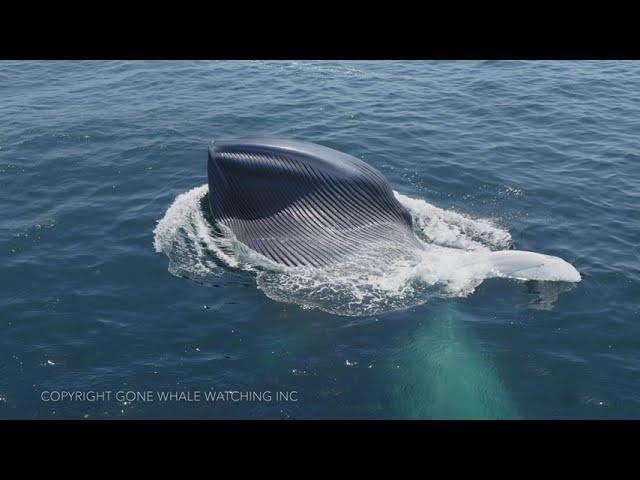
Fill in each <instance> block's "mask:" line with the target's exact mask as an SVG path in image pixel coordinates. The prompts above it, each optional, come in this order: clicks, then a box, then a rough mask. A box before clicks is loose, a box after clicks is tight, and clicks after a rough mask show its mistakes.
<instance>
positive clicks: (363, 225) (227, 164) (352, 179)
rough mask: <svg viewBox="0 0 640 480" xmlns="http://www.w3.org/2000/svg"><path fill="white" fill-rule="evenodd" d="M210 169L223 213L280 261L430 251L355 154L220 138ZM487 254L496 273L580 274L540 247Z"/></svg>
mask: <svg viewBox="0 0 640 480" xmlns="http://www.w3.org/2000/svg"><path fill="white" fill-rule="evenodd" d="M208 176H209V202H210V206H211V211H212V212H213V215H214V217H215V218H216V219H217V221H218V222H220V223H221V224H222V225H224V226H226V227H227V228H229V229H230V230H231V232H233V234H234V235H235V237H236V238H237V239H238V241H240V242H241V243H243V244H244V245H246V246H247V247H249V248H250V249H251V250H254V251H256V252H258V253H260V254H261V255H263V256H265V257H267V258H269V259H270V260H272V261H274V262H276V263H281V264H284V265H287V266H290V267H297V266H309V267H316V268H322V267H326V266H327V265H332V264H336V263H339V262H341V261H342V260H343V259H345V258H349V257H353V256H355V257H357V256H361V255H363V254H366V253H367V252H371V251H380V252H381V253H382V254H383V255H381V256H380V261H387V260H388V258H389V256H400V257H402V256H404V255H406V252H408V251H412V250H417V251H420V250H424V249H425V245H424V244H423V243H421V242H420V241H419V239H418V238H417V237H416V235H415V233H414V228H413V221H412V216H411V214H410V213H409V211H408V210H407V209H406V208H405V207H404V206H403V205H401V204H400V202H399V201H398V200H397V199H396V197H395V196H394V194H393V191H392V189H391V187H390V186H389V184H388V183H387V181H386V180H385V178H384V177H383V176H382V174H381V173H380V172H378V171H377V170H375V169H374V168H372V167H371V166H369V165H367V164H366V163H365V162H363V161H362V160H359V159H357V158H355V157H353V156H351V155H348V154H346V153H342V152H339V151H337V150H333V149H330V148H327V147H323V146H320V145H316V144H313V143H307V142H301V141H295V140H283V139H274V138H249V139H242V140H235V141H218V142H215V141H214V142H211V144H210V146H209V161H208ZM482 261H484V262H488V263H489V266H490V269H489V271H490V273H491V274H492V276H497V277H509V278H517V279H524V280H562V281H567V282H578V281H580V274H579V273H578V271H577V270H576V269H575V268H574V267H573V266H572V265H570V264H569V263H567V262H565V261H564V260H562V259H561V258H558V257H553V256H549V255H544V254H541V253H534V252H526V251H518V250H508V251H497V252H491V253H490V254H489V255H488V256H487V257H486V258H484V259H483V260H482ZM479 262H480V260H479V259H474V258H470V259H468V260H467V264H468V265H473V264H474V263H479Z"/></svg>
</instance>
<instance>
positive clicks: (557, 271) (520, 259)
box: [489, 250, 582, 283]
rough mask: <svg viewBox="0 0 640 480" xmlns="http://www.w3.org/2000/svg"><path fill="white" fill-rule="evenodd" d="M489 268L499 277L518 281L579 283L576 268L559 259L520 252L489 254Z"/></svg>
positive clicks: (509, 251)
mask: <svg viewBox="0 0 640 480" xmlns="http://www.w3.org/2000/svg"><path fill="white" fill-rule="evenodd" d="M489 260H490V262H491V267H492V269H493V271H494V273H495V274H496V276H499V277H507V278H516V279H519V280H541V281H545V280H546V281H556V282H573V283H576V282H579V281H580V280H581V279H582V277H581V275H580V272H578V270H576V268H575V267H574V266H573V265H571V264H570V263H568V262H566V261H565V260H563V259H561V258H560V257H554V256H551V255H544V254H542V253H535V252H526V251H522V250H502V251H498V252H491V253H490V254H489Z"/></svg>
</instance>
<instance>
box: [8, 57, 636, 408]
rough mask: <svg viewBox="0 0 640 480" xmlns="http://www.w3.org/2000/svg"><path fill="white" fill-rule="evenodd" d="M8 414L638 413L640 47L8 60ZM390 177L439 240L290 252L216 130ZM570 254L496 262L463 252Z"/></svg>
mask: <svg viewBox="0 0 640 480" xmlns="http://www.w3.org/2000/svg"><path fill="white" fill-rule="evenodd" d="M0 120H1V124H2V127H1V128H0V418H6V419H18V418H19V419H22V418H26V419H58V418H64V419H83V418H87V419H134V418H159V419H169V418H198V419H200V418H242V419H261V418H269V419H289V418H291V419H307V418H311V419H334V418H338V419H343V418H355V419H440V418H454V419H463V418H464V419H467V418H472V419H486V418H499V419H502V418H505V419H506V418H509V419H512V418H523V419H529V418H550V419H583V418H586V419H597V418H640V306H639V303H640V302H639V301H640V258H639V243H640V208H639V207H640V63H638V62H613V61H611V62H610V61H594V62H586V61H579V62H565V61H562V62H559V61H554V62H551V61H549V62H513V61H509V62H493V61H492V62H475V61H474V62H467V61H450V62H422V61H408V62H399V61H393V62H386V61H385V62H382V61H379V62H368V61H367V62H338V61H332V62H327V61H305V62H300V61H279V62H264V61H246V62H245V61H243V62H234V61H230V62H200V61H189V62H182V61H148V62H138V61H105V62H95V61H77V62H67V61H45V62H32V61H2V62H0ZM256 135H258V136H275V137H283V138H293V139H299V140H305V141H309V142H315V143H318V144H321V145H325V146H328V147H331V148H334V149H337V150H340V151H343V152H346V153H349V154H351V155H353V156H355V157H357V158H360V159H362V160H363V161H365V162H367V163H368V164H370V165H371V166H373V167H375V168H376V169H378V170H379V171H380V172H381V173H382V174H383V175H384V176H385V177H386V178H387V179H388V181H389V183H390V184H391V186H392V188H393V190H394V191H395V195H396V197H397V198H398V199H399V200H400V201H401V203H403V204H404V205H405V206H406V207H407V208H408V209H409V210H410V212H411V214H412V216H413V217H414V225H415V229H416V234H417V235H418V236H419V237H420V238H421V241H423V242H424V243H425V244H426V245H433V250H430V252H431V254H430V255H428V256H426V257H425V258H424V259H423V260H422V261H420V262H418V263H415V264H395V263H393V262H391V261H390V260H389V259H385V258H377V257H375V255H372V258H369V259H368V260H367V261H362V262H359V263H358V264H356V265H353V266H352V267H350V268H346V269H342V270H340V269H338V270H331V271H322V272H315V271H307V270H305V271H289V270H284V271H281V270H270V269H269V268H265V267H264V266H261V265H260V261H259V258H257V257H256V256H253V255H251V253H250V252H249V254H247V252H244V253H239V251H238V250H237V248H236V247H237V245H234V243H233V241H232V239H230V238H226V237H224V235H221V234H220V231H219V229H218V227H217V225H216V223H215V219H214V218H213V217H212V216H211V213H210V211H209V207H208V203H207V202H208V198H207V187H206V181H207V178H206V161H207V146H208V142H209V141H211V140H214V139H233V138H238V137H246V136H256ZM507 249H518V250H529V251H534V252H540V253H544V254H548V255H554V256H557V257H560V258H562V259H564V260H566V261H567V262H569V263H570V264H571V265H573V266H574V267H575V268H576V269H577V270H578V271H579V272H580V274H581V276H582V278H581V281H580V282H577V283H576V282H568V281H562V280H560V281H537V280H521V279H507V278H491V276H490V275H483V274H482V275H481V274H478V272H477V271H475V270H473V269H471V270H469V269H468V268H466V267H464V266H463V265H462V264H461V263H460V262H459V261H458V260H459V258H461V257H460V255H465V254H466V253H465V252H484V251H494V250H507Z"/></svg>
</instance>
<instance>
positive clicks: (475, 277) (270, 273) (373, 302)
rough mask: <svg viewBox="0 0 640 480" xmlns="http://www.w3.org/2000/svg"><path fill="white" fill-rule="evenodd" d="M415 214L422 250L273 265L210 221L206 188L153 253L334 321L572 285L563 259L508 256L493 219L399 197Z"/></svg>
mask: <svg viewBox="0 0 640 480" xmlns="http://www.w3.org/2000/svg"><path fill="white" fill-rule="evenodd" d="M394 193H395V195H396V198H397V199H398V200H399V201H400V203H402V204H403V205H404V206H405V208H407V210H409V212H410V213H411V215H412V217H413V221H414V231H415V234H416V236H417V237H418V238H419V239H420V242H421V247H422V248H415V249H410V250H408V251H406V252H403V253H401V254H399V253H398V251H397V250H396V249H394V248H392V247H393V245H390V244H389V243H388V242H379V243H376V244H374V245H371V247H370V248H369V249H368V250H366V251H363V252H360V253H358V254H357V255H353V256H352V257H349V258H346V259H345V260H344V261H342V262H340V263H337V264H334V265H329V266H326V267H323V268H313V267H286V266H283V265H279V264H276V263H274V262H272V261H271V260H269V259H267V258H266V257H264V256H262V255H260V254H258V253H257V252H254V251H252V250H250V249H248V248H247V247H245V246H244V245H243V244H241V243H240V242H238V241H237V240H236V239H235V237H234V236H233V234H232V233H231V232H230V231H228V229H225V228H224V227H221V226H218V225H215V224H214V222H212V221H211V219H210V215H209V213H208V208H209V207H208V205H207V198H206V195H207V185H206V184H205V185H202V186H200V187H196V188H194V189H192V190H189V191H188V192H186V193H183V194H180V195H178V196H177V197H176V199H175V201H174V202H173V204H172V205H171V206H170V207H169V209H168V210H167V211H166V213H165V215H164V217H163V218H162V219H161V220H159V221H158V224H157V226H156V228H155V230H154V247H155V249H156V251H157V252H162V253H164V254H166V255H167V257H169V271H170V272H171V273H172V274H174V275H180V276H185V277H189V278H195V279H204V278H208V277H216V276H219V275H222V274H223V273H224V271H225V268H230V269H239V270H245V271H247V272H249V273H250V274H252V275H254V276H255V279H256V284H257V286H258V288H259V289H261V290H262V291H263V292H264V293H265V294H266V295H267V296H268V297H270V298H272V299H274V300H278V301H282V302H288V303H296V304H298V305H300V306H301V307H303V308H318V309H321V310H324V311H326V312H330V313H334V314H338V315H370V314H376V313H381V312H385V311H389V310H397V309H403V308H408V307H410V306H415V305H419V304H422V303H425V302H427V301H428V300H429V299H431V298H436V297H464V296H467V295H469V294H471V293H473V291H474V290H475V288H476V287H477V286H478V285H479V284H480V283H482V281H483V280H485V279H486V278H490V277H508V278H517V279H522V280H554V281H556V280H557V281H568V282H576V281H579V280H580V275H579V273H578V272H577V271H576V270H575V268H573V267H572V266H571V265H570V264H568V263H567V262H565V261H564V260H562V259H560V258H557V257H551V256H548V255H542V254H536V253H533V252H521V251H516V250H506V249H508V248H509V247H510V246H511V245H512V240H511V235H510V234H509V232H507V231H506V230H504V229H502V228H500V227H498V226H496V225H494V224H493V223H492V222H491V221H490V220H486V219H472V218H469V217H467V216H465V215H462V214H460V213H456V212H453V211H448V210H443V209H440V208H438V207H435V206H434V205H431V204H429V203H427V202H425V201H424V200H421V199H415V198H411V197H408V196H405V195H402V194H400V193H398V192H394Z"/></svg>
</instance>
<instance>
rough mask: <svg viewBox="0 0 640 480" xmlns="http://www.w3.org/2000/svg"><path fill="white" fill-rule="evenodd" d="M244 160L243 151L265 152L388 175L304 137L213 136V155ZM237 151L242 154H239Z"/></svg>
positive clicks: (337, 169) (344, 171)
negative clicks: (216, 138) (231, 137)
mask: <svg viewBox="0 0 640 480" xmlns="http://www.w3.org/2000/svg"><path fill="white" fill-rule="evenodd" d="M225 154H231V155H228V156H227V159H232V160H233V159H234V158H235V159H237V160H240V161H241V160H242V156H241V155H242V154H247V155H252V154H253V155H254V156H255V160H257V161H259V160H260V158H261V156H262V155H272V156H276V157H278V156H282V157H285V158H290V159H296V158H297V159H299V160H301V161H302V162H305V163H308V164H311V165H314V166H315V167H318V168H320V169H322V170H323V171H327V172H330V173H332V174H334V175H347V176H353V175H358V174H360V170H362V169H364V170H367V171H368V172H369V173H371V174H374V175H378V176H380V179H381V180H382V181H385V180H384V177H383V176H382V175H381V174H380V173H379V172H378V171H377V170H375V169H373V168H371V167H370V166H369V165H368V164H366V163H365V162H363V161H362V160H360V159H358V158H355V157H353V156H351V155H348V154H346V153H343V152H340V151H338V150H334V149H332V148H329V147H325V146H322V145H318V144H315V143H310V142H304V141H302V140H291V139H282V138H275V137H247V138H241V139H238V140H213V141H211V142H210V144H209V159H210V160H215V159H219V158H224V156H225ZM233 154H238V156H235V157H234V155H233Z"/></svg>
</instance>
